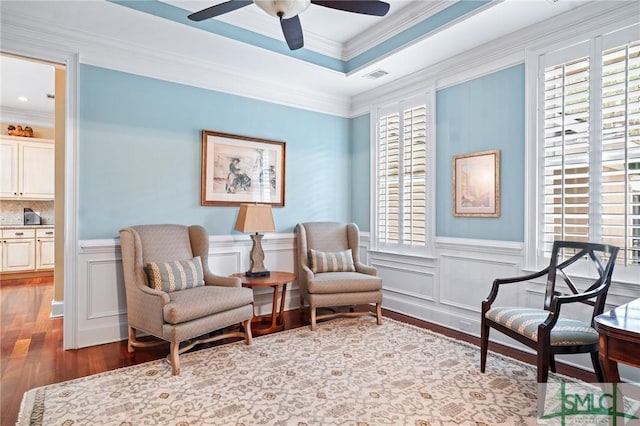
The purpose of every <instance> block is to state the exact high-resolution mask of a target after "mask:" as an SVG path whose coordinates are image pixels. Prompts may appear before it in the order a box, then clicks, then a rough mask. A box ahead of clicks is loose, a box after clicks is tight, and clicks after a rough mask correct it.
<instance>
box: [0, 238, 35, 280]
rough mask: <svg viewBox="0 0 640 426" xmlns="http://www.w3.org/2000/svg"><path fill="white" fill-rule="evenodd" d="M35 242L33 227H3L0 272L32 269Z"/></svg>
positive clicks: (33, 267)
mask: <svg viewBox="0 0 640 426" xmlns="http://www.w3.org/2000/svg"><path fill="white" fill-rule="evenodd" d="M35 242H36V240H35V229H20V228H12V229H3V230H2V272H17V271H29V270H34V269H35V267H36V249H35Z"/></svg>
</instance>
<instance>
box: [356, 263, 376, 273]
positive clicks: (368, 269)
mask: <svg viewBox="0 0 640 426" xmlns="http://www.w3.org/2000/svg"><path fill="white" fill-rule="evenodd" d="M355 266H356V271H358V272H361V273H363V274H367V275H375V274H376V268H375V267H374V266H369V265H365V264H364V263H362V262H355Z"/></svg>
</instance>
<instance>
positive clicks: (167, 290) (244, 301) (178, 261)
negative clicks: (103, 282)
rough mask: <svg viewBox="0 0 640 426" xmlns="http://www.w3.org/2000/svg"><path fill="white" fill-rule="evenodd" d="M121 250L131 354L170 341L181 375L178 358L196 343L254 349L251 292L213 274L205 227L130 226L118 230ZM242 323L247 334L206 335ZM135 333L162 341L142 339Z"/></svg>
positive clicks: (236, 281) (172, 357) (236, 280)
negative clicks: (230, 342) (236, 340)
mask: <svg viewBox="0 0 640 426" xmlns="http://www.w3.org/2000/svg"><path fill="white" fill-rule="evenodd" d="M120 246H121V252H122V267H123V270H124V282H125V288H126V300H127V318H128V329H129V343H128V349H129V352H133V351H135V349H136V348H143V347H150V346H155V345H158V344H161V343H165V341H168V342H170V354H169V361H170V362H171V368H172V372H173V374H174V375H177V374H180V362H179V354H181V353H183V352H185V351H187V350H189V349H191V348H193V347H194V346H195V345H197V344H201V343H208V342H212V341H215V340H220V339H225V338H229V337H241V338H244V339H245V341H246V344H247V345H250V344H251V338H252V336H251V318H252V317H253V292H252V291H251V289H248V288H243V287H241V281H240V279H239V278H232V277H222V276H217V275H214V274H212V273H211V272H210V270H209V265H208V253H209V236H208V234H207V232H206V231H205V229H204V228H203V227H201V226H197V225H194V226H184V225H140V226H131V227H127V228H124V229H122V230H120ZM239 323H240V324H242V326H243V331H238V330H235V331H228V332H224V330H223V332H222V333H219V334H214V335H208V334H209V333H211V332H214V331H218V330H221V329H224V328H225V327H229V326H232V325H236V324H239ZM136 331H139V332H144V333H147V334H150V335H152V336H155V337H157V338H159V339H161V340H160V341H158V340H155V341H141V340H138V339H137V337H136ZM181 343H184V345H183V347H180V344H181Z"/></svg>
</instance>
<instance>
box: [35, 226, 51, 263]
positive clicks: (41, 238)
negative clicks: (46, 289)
mask: <svg viewBox="0 0 640 426" xmlns="http://www.w3.org/2000/svg"><path fill="white" fill-rule="evenodd" d="M54 241H55V239H54V234H53V229H36V269H37V270H41V269H53V267H54V266H55V251H54V245H55V244H54Z"/></svg>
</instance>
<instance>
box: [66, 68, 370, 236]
mask: <svg viewBox="0 0 640 426" xmlns="http://www.w3.org/2000/svg"><path fill="white" fill-rule="evenodd" d="M211 78H215V75H212V76H211ZM202 129H207V130H214V131H221V132H227V133H234V134H238V135H246V136H253V137H258V138H264V139H274V140H280V141H284V142H286V192H285V196H286V205H285V207H284V208H275V209H274V218H275V222H276V228H277V231H278V232H292V231H293V228H294V226H295V224H296V223H298V222H301V221H310V220H336V221H348V220H350V217H351V211H350V210H351V193H352V190H351V178H352V173H351V171H350V170H351V160H350V155H351V152H350V146H349V145H350V144H349V137H350V120H348V119H346V118H340V117H335V116H331V115H327V114H321V113H315V112H310V111H306V110H301V109H296V108H290V107H286V106H281V105H276V104H271V103H267V102H261V101H257V100H252V99H247V98H243V97H239V96H233V95H228V94H224V93H220V92H215V91H210V90H205V89H200V88H195V87H191V86H185V85H181V84H176V83H170V82H166V81H161V80H156V79H152V78H146V77H142V76H138V75H133V74H127V73H122V72H117V71H113V70H108V69H104V68H98V67H94V66H89V65H81V67H80V122H79V132H80V135H79V149H78V151H79V154H78V155H79V182H80V183H79V205H80V217H79V227H80V238H81V239H96V238H113V237H116V236H117V235H118V230H119V229H120V228H122V227H123V226H127V225H135V224H141V223H182V224H194V223H197V224H201V225H203V226H205V228H207V230H208V231H209V232H210V233H211V234H230V233H233V232H235V231H233V225H234V223H235V219H236V215H237V210H238V208H237V207H204V206H201V205H200V165H201V131H202ZM367 188H368V186H367Z"/></svg>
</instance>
